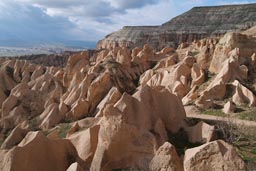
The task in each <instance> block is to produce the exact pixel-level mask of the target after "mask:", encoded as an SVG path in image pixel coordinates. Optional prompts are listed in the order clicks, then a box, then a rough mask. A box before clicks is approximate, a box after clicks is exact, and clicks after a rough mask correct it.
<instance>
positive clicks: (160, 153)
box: [150, 142, 183, 171]
mask: <svg viewBox="0 0 256 171" xmlns="http://www.w3.org/2000/svg"><path fill="white" fill-rule="evenodd" d="M160 170H161V171H183V165H182V162H181V159H180V158H179V156H178V155H177V153H176V150H175V147H174V146H173V145H171V144H170V143H168V142H166V143H164V144H163V145H162V146H161V147H160V148H159V149H158V150H157V152H156V154H155V156H154V158H153V159H152V161H151V162H150V171H160Z"/></svg>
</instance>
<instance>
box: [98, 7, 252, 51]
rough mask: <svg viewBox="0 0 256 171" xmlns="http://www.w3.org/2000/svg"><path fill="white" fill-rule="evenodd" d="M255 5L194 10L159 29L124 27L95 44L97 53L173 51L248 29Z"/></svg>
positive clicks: (153, 27) (157, 27) (154, 27)
mask: <svg viewBox="0 0 256 171" xmlns="http://www.w3.org/2000/svg"><path fill="white" fill-rule="evenodd" d="M255 8H256V4H246V5H225V6H214V7H195V8H192V9H191V10H189V11H188V12H186V13H184V14H181V15H179V16H177V17H175V18H173V19H172V20H170V21H168V22H166V23H164V24H162V25H161V26H152V27H150V26H135V27H133V26H125V27H123V28H122V29H121V30H119V31H117V32H114V33H111V34H110V35H108V36H106V37H105V39H103V40H101V41H99V42H98V46H97V48H98V49H101V48H109V47H116V46H123V45H125V46H127V47H129V48H134V47H142V46H143V45H144V44H146V43H147V44H149V45H151V46H152V47H154V48H155V49H158V50H160V49H162V48H163V47H165V46H172V47H177V46H178V44H180V43H182V42H192V41H194V40H199V39H202V38H206V37H209V36H219V35H223V34H225V33H226V32H230V31H239V30H245V29H248V28H250V27H252V26H254V25H255V24H256V10H255Z"/></svg>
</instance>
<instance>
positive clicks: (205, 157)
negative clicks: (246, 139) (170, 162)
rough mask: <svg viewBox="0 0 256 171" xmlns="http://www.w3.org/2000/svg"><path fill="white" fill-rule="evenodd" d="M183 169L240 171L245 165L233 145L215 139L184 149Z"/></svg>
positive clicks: (189, 170) (195, 170)
mask: <svg viewBox="0 0 256 171" xmlns="http://www.w3.org/2000/svg"><path fill="white" fill-rule="evenodd" d="M184 170H185V171H197V170H209V171H229V170H237V171H240V170H241V171H242V170H245V165H244V162H243V160H242V159H241V158H240V157H239V156H238V154H237V153H236V150H235V149H234V147H232V146H231V145H229V144H227V143H225V142H224V141H222V140H217V141H213V142H210V143H207V144H204V145H202V146H199V147H195V148H192V149H188V150H186V152H185V156H184Z"/></svg>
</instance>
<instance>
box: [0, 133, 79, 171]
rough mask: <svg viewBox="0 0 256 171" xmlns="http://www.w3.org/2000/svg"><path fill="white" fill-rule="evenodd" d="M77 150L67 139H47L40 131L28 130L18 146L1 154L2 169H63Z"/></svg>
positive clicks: (73, 158) (28, 170)
mask: <svg viewBox="0 0 256 171" xmlns="http://www.w3.org/2000/svg"><path fill="white" fill-rule="evenodd" d="M76 158H77V152H76V150H75V148H74V146H73V145H72V144H71V143H70V141H69V140H64V139H62V140H49V139H47V138H46V137H45V136H44V135H43V134H42V133H41V132H29V133H28V134H27V135H26V137H25V138H24V139H23V140H22V141H21V142H20V143H19V145H18V146H16V147H14V148H12V149H11V150H10V151H8V152H7V153H5V155H1V157H0V168H2V169H3V170H26V171H35V170H41V171H49V170H54V171H64V170H66V169H67V168H68V167H69V166H70V164H71V163H73V162H75V161H76Z"/></svg>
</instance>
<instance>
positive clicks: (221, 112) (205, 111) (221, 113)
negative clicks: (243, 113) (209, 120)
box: [201, 109, 226, 116]
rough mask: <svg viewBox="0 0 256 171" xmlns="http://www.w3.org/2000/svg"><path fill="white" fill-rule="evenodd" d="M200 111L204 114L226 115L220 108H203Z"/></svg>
mask: <svg viewBox="0 0 256 171" xmlns="http://www.w3.org/2000/svg"><path fill="white" fill-rule="evenodd" d="M201 112H202V113H203V114H205V115H213V116H226V114H225V113H224V112H223V111H222V110H221V109H207V110H204V109H203V110H201Z"/></svg>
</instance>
